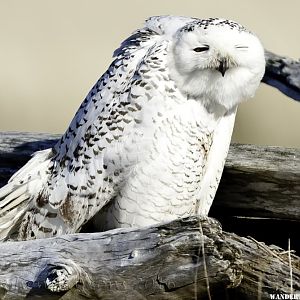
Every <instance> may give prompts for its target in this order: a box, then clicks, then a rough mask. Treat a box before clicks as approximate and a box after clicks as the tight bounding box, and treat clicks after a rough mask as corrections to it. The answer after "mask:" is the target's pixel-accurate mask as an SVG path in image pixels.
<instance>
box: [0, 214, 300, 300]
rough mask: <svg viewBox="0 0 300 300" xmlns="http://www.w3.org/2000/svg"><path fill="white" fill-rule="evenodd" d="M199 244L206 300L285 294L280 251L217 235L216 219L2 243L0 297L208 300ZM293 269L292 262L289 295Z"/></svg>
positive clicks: (299, 287)
mask: <svg viewBox="0 0 300 300" xmlns="http://www.w3.org/2000/svg"><path fill="white" fill-rule="evenodd" d="M199 222H201V226H202V230H203V235H202V234H201V230H199V228H200V227H199V224H200V223H199ZM202 243H203V245H204V253H205V260H206V265H207V274H208V279H209V285H210V292H211V295H212V299H225V298H224V297H225V296H226V295H227V297H229V298H228V299H256V298H257V295H258V293H259V295H260V297H261V298H260V299H269V293H288V292H289V291H290V286H289V285H290V282H289V270H290V268H289V264H288V262H287V259H286V258H285V257H284V256H283V255H281V254H280V252H278V251H279V250H278V249H275V250H274V249H271V248H269V247H267V246H265V245H264V244H259V243H258V242H256V241H253V240H251V239H247V238H241V237H238V236H237V235H235V234H231V233H226V232H222V229H221V226H220V224H219V223H218V222H217V221H216V220H214V219H210V218H207V219H202V220H201V221H199V218H197V217H190V218H186V219H179V220H175V221H173V222H169V223H166V224H158V225H155V226H151V227H147V228H142V229H139V230H137V229H117V230H112V231H107V232H103V233H90V234H83V233H80V234H73V235H64V236H60V237H55V238H50V239H41V240H33V241H22V242H5V243H2V244H0V298H1V299H5V300H7V299H25V298H29V299H32V298H34V297H43V298H45V299H118V298H120V299H193V298H194V295H195V290H196V293H197V297H198V299H206V298H207V285H206V280H205V272H204V261H203V257H202V251H201V245H202ZM276 251H277V252H276ZM270 253H271V254H270ZM272 253H274V254H272ZM276 253H277V254H276ZM280 255H281V257H280ZM299 266H300V260H299V258H298V257H296V256H294V257H293V278H294V286H293V288H294V292H295V293H297V292H300V269H299Z"/></svg>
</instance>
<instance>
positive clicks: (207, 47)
mask: <svg viewBox="0 0 300 300" xmlns="http://www.w3.org/2000/svg"><path fill="white" fill-rule="evenodd" d="M170 52H171V55H170V76H171V78H172V79H174V80H175V82H176V84H177V86H178V87H179V88H180V89H181V91H182V92H183V93H186V94H188V95H189V96H191V97H193V98H195V99H200V101H203V102H204V104H205V105H206V106H208V107H209V106H210V105H212V104H218V105H221V106H223V107H224V108H225V109H231V108H233V107H235V106H236V105H237V104H238V103H240V102H241V101H243V100H245V99H247V98H250V97H252V96H253V95H254V93H255V91H256V89H257V87H258V85H259V83H260V81H261V78H262V77H263V74H264V70H265V57H264V48H263V46H262V45H261V43H260V41H259V39H258V38H257V37H256V36H255V35H254V34H252V33H251V32H249V31H247V30H246V29H245V28H244V27H242V26H241V25H239V24H237V23H235V22H233V21H228V20H223V19H207V20H195V21H193V22H191V23H189V24H187V25H185V26H184V27H182V28H181V29H179V30H178V31H177V33H176V34H175V35H174V36H173V38H172V43H171V45H170Z"/></svg>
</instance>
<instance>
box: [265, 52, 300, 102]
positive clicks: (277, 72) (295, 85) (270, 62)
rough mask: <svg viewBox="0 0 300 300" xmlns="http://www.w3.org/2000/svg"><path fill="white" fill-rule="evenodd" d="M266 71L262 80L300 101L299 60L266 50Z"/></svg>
mask: <svg viewBox="0 0 300 300" xmlns="http://www.w3.org/2000/svg"><path fill="white" fill-rule="evenodd" d="M265 53H266V54H265V55H266V72H265V75H264V78H263V79H262V82H264V83H266V84H269V85H271V86H273V87H275V88H277V89H279V90H280V91H281V92H282V93H284V94H286V95H287V96H288V97H291V98H293V99H295V100H298V101H300V61H299V60H294V59H291V58H288V57H284V56H280V55H277V54H274V53H272V52H270V51H266V52H265Z"/></svg>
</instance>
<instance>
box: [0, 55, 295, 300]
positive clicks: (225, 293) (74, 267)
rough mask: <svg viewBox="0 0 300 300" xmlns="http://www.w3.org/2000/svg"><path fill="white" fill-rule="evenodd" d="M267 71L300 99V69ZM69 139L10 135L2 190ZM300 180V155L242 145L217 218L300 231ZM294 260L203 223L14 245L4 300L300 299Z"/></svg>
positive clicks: (272, 58) (1, 282)
mask: <svg viewBox="0 0 300 300" xmlns="http://www.w3.org/2000/svg"><path fill="white" fill-rule="evenodd" d="M266 63H267V64H266V73H265V76H264V78H263V80H262V81H263V82H265V83H267V84H269V85H271V86H274V87H276V88H278V89H279V90H280V91H281V92H283V93H285V94H286V95H287V96H289V97H291V98H293V99H295V100H300V62H299V61H295V60H292V59H289V58H285V57H281V56H278V55H275V54H273V53H271V52H266ZM59 136H60V135H49V134H30V133H0V186H2V185H4V184H5V183H6V181H7V180H8V178H9V177H10V176H11V175H12V174H13V173H14V172H15V171H16V170H17V169H19V168H20V167H21V166H22V165H24V164H25V163H26V161H27V160H28V159H29V158H30V155H31V154H32V153H33V152H35V151H37V150H42V149H45V148H49V147H52V146H53V145H54V144H55V143H56V141H57V139H58V138H59ZM299 179H300V150H297V149H283V148H280V147H258V146H251V145H238V144H233V145H231V148H230V152H229V155H228V159H227V162H226V166H225V170H224V174H223V177H222V180H221V184H220V187H219V190H218V193H217V195H216V199H215V201H214V205H213V207H212V211H211V215H213V216H217V217H220V218H221V219H222V218H224V216H225V217H226V216H229V217H231V218H232V217H236V216H243V217H246V218H249V219H251V218H254V219H255V218H262V219H264V218H266V219H274V220H275V219H278V220H280V221H281V223H280V224H283V220H285V221H286V220H288V221H289V222H294V223H293V224H296V226H294V227H293V228H296V230H297V228H298V230H299V221H300V218H299V216H300V199H299V198H300V193H299V192H300V180H299ZM233 223H234V224H235V221H234V222H233ZM252 224H253V223H252ZM200 225H201V226H200ZM235 225H236V224H235ZM234 229H237V230H238V226H234ZM281 229H284V228H283V226H281ZM260 231H263V230H260ZM283 231H285V230H283ZM297 234H298V231H297ZM276 235H277V236H279V235H280V233H279V232H276ZM284 238H286V236H284ZM299 249H300V248H299ZM290 256H292V262H290V261H289V260H288V254H287V253H286V252H285V253H284V252H282V250H281V249H280V248H278V247H275V246H273V247H268V246H266V245H265V244H263V243H259V242H257V241H255V240H254V239H252V238H242V237H239V236H237V235H235V234H233V233H228V232H222V230H221V226H220V224H219V223H218V222H217V221H215V220H214V219H209V218H207V219H203V220H201V221H199V219H198V218H197V217H190V218H187V219H179V220H175V221H173V222H171V223H167V224H158V225H156V226H152V227H149V228H143V229H139V230H137V229H118V230H113V231H108V232H104V233H88V234H87V233H85V234H84V233H81V234H74V235H68V236H61V237H56V238H51V239H44V240H35V241H25V242H7V243H3V244H0V299H24V298H29V299H35V298H41V297H43V298H45V299H87V298H88V299H117V298H120V299H193V298H197V299H208V290H210V294H211V296H212V299H241V300H242V299H247V300H248V299H249V300H250V299H270V295H269V294H278V293H282V294H286V293H290V292H292V293H295V294H296V293H299V292H300V259H299V257H297V256H295V255H293V254H292V255H290ZM205 270H206V271H205ZM291 277H292V279H293V286H292V281H291ZM208 283H209V288H208Z"/></svg>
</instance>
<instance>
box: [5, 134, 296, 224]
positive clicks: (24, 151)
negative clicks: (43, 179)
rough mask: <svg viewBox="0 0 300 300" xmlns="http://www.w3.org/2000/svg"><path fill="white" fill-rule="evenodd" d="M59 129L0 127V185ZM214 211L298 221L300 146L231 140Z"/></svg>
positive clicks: (48, 143) (50, 141)
mask: <svg viewBox="0 0 300 300" xmlns="http://www.w3.org/2000/svg"><path fill="white" fill-rule="evenodd" d="M57 138H58V135H51V134H32V133H1V132H0V186H1V185H4V184H5V183H6V181H7V180H8V178H9V177H10V176H11V175H12V174H13V173H14V172H15V171H16V170H17V169H18V168H20V167H21V166H22V165H23V164H24V163H25V162H26V161H27V160H28V159H29V158H30V155H31V154H32V153H33V152H34V151H37V150H42V149H45V148H49V147H52V146H53V145H54V144H55V142H56V141H57ZM213 215H214V216H218V215H222V216H225V215H230V216H232V215H240V216H256V217H267V218H280V219H291V220H298V221H300V149H289V148H281V147H263V146H254V145H239V144H232V145H231V147H230V150H229V154H228V158H227V161H226V165H225V170H224V173H223V176H222V180H221V183H220V187H219V189H218V192H217V195H216V199H215V201H214V204H213Z"/></svg>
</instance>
